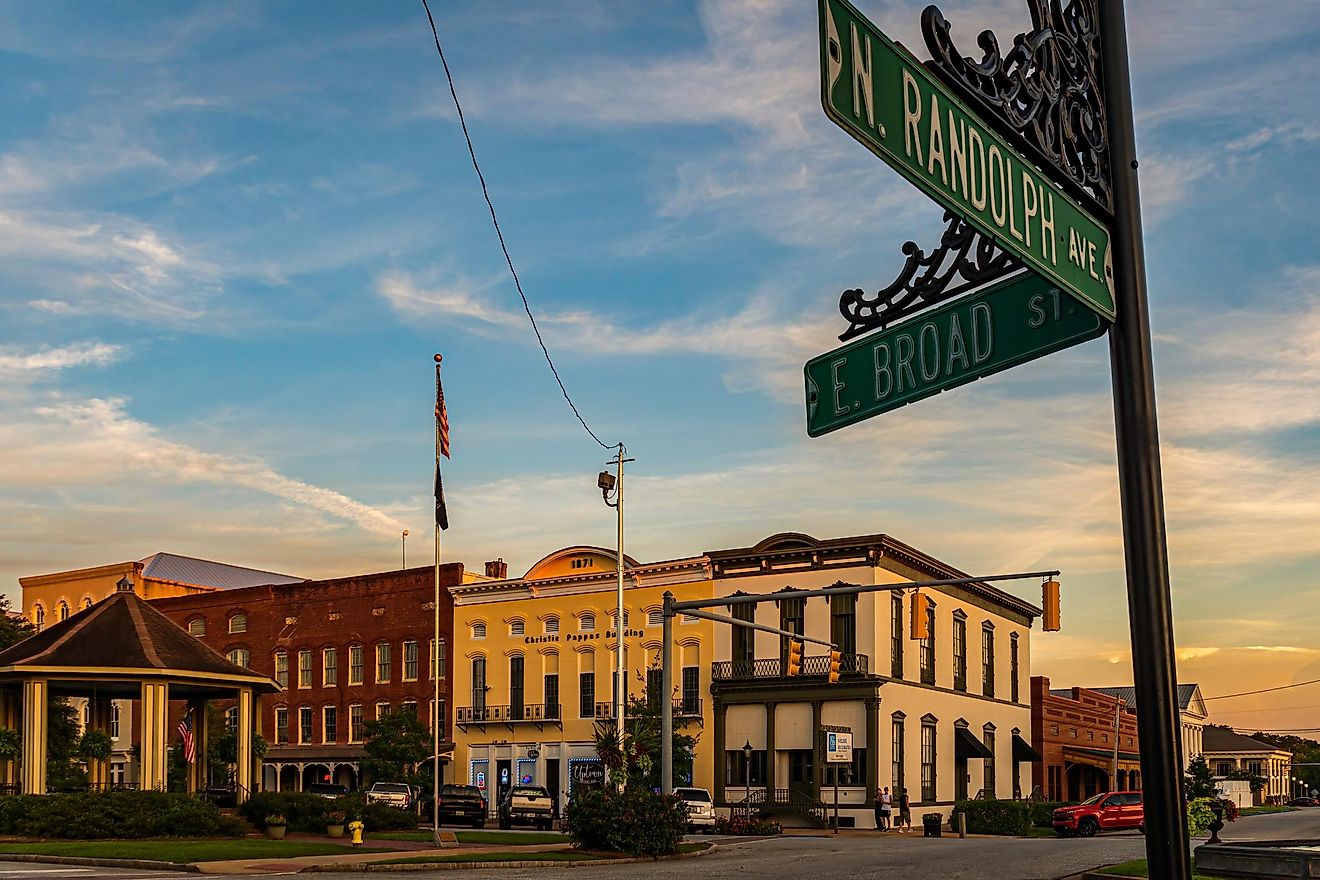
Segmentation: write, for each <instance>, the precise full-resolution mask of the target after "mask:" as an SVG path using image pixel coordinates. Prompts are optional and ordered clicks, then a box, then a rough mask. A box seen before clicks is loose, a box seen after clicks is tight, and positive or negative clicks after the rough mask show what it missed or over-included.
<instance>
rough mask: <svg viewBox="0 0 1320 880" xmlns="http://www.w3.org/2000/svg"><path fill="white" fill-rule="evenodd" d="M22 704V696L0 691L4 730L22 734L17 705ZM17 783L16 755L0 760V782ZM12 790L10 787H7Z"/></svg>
mask: <svg viewBox="0 0 1320 880" xmlns="http://www.w3.org/2000/svg"><path fill="white" fill-rule="evenodd" d="M22 705H23V702H22V697H21V696H20V695H18V694H15V693H12V692H10V691H2V692H0V727H3V728H4V729H5V730H12V731H15V732H16V733H18V734H20V736H21V735H22V727H20V725H21V724H22V721H21V720H20V714H19V711H18V710H19V707H20V706H22ZM17 783H18V757H17V756H15V757H14V758H13V759H11V760H5V761H0V784H3V785H6V786H13V785H16V784H17ZM8 790H9V791H13V789H12V788H10V789H8Z"/></svg>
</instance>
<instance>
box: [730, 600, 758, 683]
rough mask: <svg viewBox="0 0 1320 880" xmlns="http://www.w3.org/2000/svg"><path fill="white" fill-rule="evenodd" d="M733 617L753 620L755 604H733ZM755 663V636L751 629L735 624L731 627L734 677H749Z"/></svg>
mask: <svg viewBox="0 0 1320 880" xmlns="http://www.w3.org/2000/svg"><path fill="white" fill-rule="evenodd" d="M733 617H734V619H735V620H748V621H753V622H754V621H755V618H756V606H755V605H752V604H747V605H734V606H733ZM755 663H756V637H755V632H754V631H753V630H750V629H748V628H747V627H745V626H735V627H734V628H733V676H734V678H750V677H751V675H752V667H753V666H754V665H755Z"/></svg>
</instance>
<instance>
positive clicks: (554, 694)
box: [543, 672, 559, 720]
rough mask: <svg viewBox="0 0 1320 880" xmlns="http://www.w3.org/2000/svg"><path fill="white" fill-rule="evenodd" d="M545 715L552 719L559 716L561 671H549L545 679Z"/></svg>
mask: <svg viewBox="0 0 1320 880" xmlns="http://www.w3.org/2000/svg"><path fill="white" fill-rule="evenodd" d="M543 687H544V690H543V693H544V694H545V697H544V699H545V717H546V718H549V719H551V720H554V719H558V718H559V673H557V672H548V673H546V676H545V681H544V685H543Z"/></svg>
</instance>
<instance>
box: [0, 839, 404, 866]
mask: <svg viewBox="0 0 1320 880" xmlns="http://www.w3.org/2000/svg"><path fill="white" fill-rule="evenodd" d="M350 850H351V848H350V847H346V846H339V845H337V844H333V843H314V842H312V841H305V840H269V839H264V840H263V839H261V838H257V837H243V838H235V839H209V840H48V841H42V842H40V843H0V854H21V855H42V856H80V857H83V858H96V859H153V860H155V861H161V862H180V863H186V862H216V861H223V860H226V859H291V858H294V857H297V856H326V855H338V854H342V853H345V852H349V851H350ZM356 852H389V850H386V849H361V848H359V849H357V850H356Z"/></svg>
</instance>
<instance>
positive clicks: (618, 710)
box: [596, 443, 633, 744]
mask: <svg viewBox="0 0 1320 880" xmlns="http://www.w3.org/2000/svg"><path fill="white" fill-rule="evenodd" d="M624 452H625V450H624V448H623V444H622V443H620V444H619V451H618V454H617V455H616V456H615V459H614V462H613V464H614V466H615V473H614V474H611V473H610V472H609V471H601V472H600V474H599V475H598V476H597V477H596V487H597V488H598V489H600V494H601V497H602V498H603V499H604V501H605V504H606V505H607V506H609V507H613V508H614V510H615V512H616V514H617V516H616V517H615V519H616V525H617V533H616V535H615V557H614V560H615V570H616V573H617V575H618V582H617V587H616V596H615V605H616V607H615V610H614V631H615V638H616V639H617V640H618V643H617V644H616V645H615V660H614V668H615V670H616V671H615V675H614V695H613V700H614V705H613V717H614V720H615V724H616V725H617V726H616V729H617V730H618V731H619V743H620V744H622V743H623V722H624V714H625V712H626V707H625V700H624V694H626V693H627V690H628V671H627V667H626V666H625V661H626V654H625V652H624V626H623V620H624V608H623V464H624V462H627V461H632V460H633V459H631V458H624V457H623V454H624ZM611 493H613V495H614V500H613V501H611V500H610V494H611Z"/></svg>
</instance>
